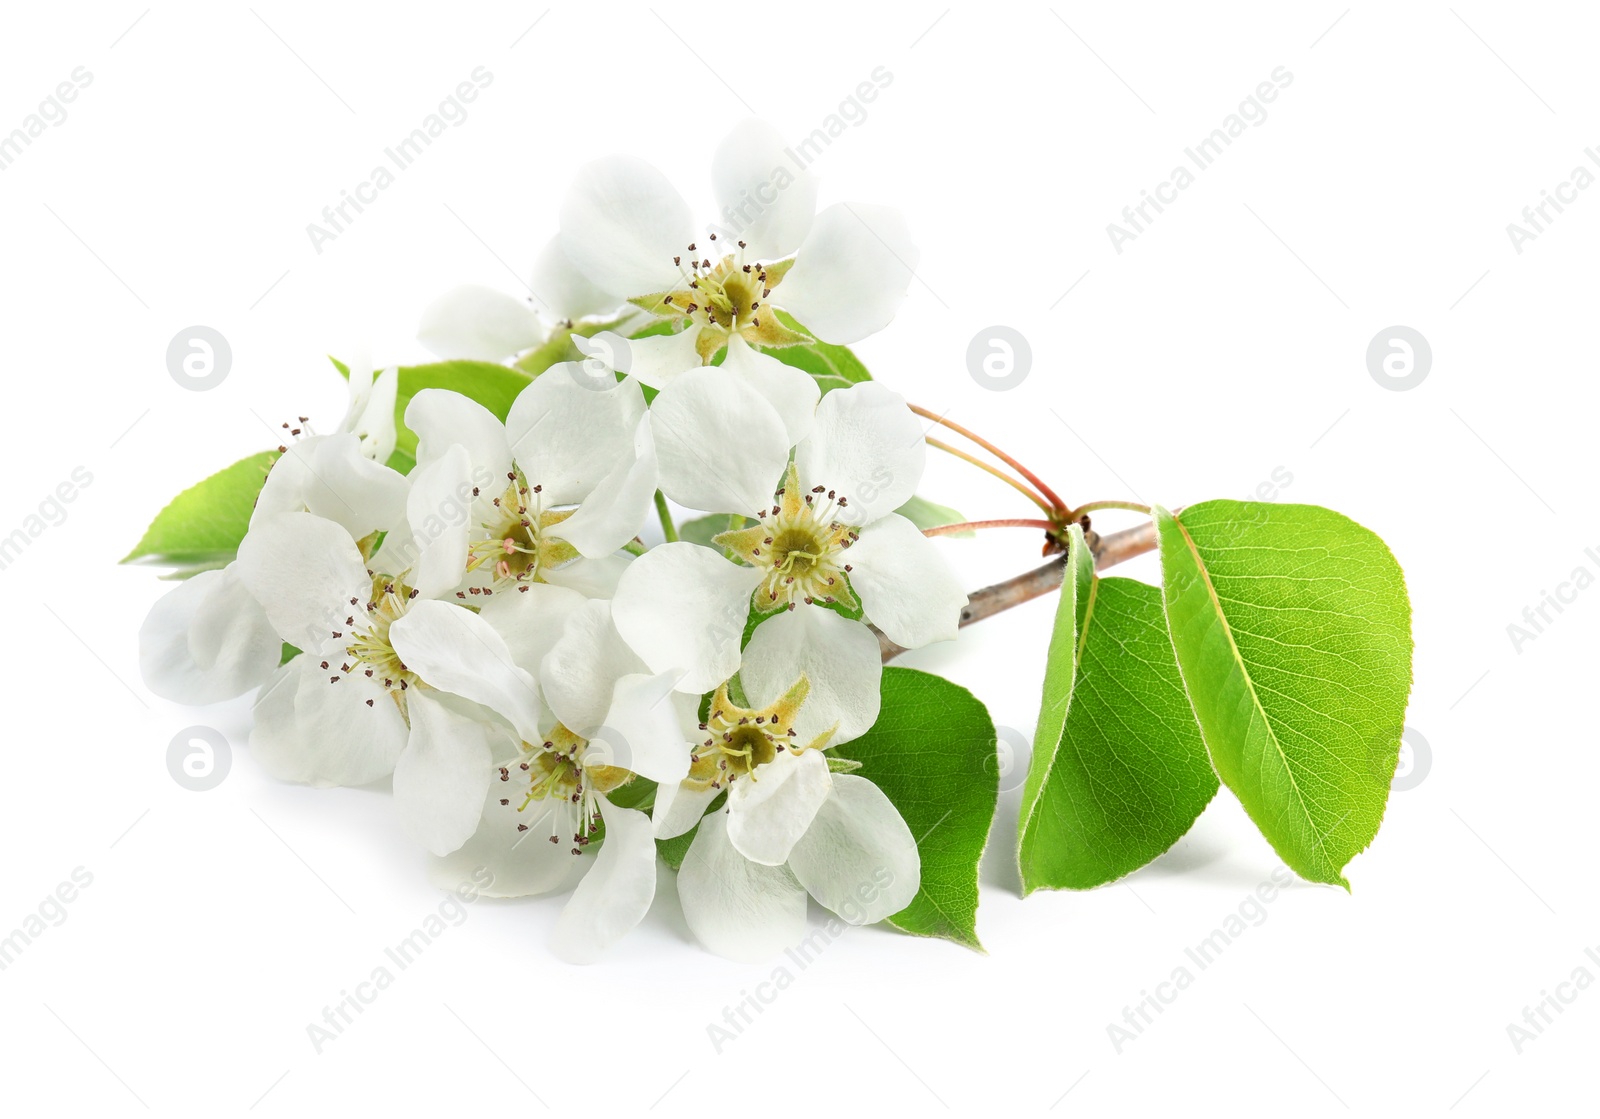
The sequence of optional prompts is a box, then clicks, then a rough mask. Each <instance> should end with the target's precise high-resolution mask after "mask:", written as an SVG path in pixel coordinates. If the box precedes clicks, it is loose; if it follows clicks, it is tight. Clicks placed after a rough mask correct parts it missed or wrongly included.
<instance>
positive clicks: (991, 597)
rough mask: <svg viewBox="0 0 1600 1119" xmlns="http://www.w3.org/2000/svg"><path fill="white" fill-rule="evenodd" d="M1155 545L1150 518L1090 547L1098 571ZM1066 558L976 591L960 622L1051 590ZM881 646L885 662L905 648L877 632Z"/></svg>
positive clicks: (1058, 583) (977, 619)
mask: <svg viewBox="0 0 1600 1119" xmlns="http://www.w3.org/2000/svg"><path fill="white" fill-rule="evenodd" d="M1155 547H1156V526H1155V524H1154V523H1153V522H1148V521H1147V522H1146V523H1144V524H1141V525H1136V526H1135V527H1133V528H1126V529H1123V530H1122V531H1121V532H1113V533H1112V534H1111V535H1110V536H1098V537H1095V538H1094V539H1093V540H1091V542H1090V544H1089V548H1090V550H1091V551H1093V552H1094V566H1095V570H1096V571H1104V570H1105V569H1106V568H1108V567H1112V566H1114V565H1116V564H1119V563H1122V562H1123V561H1124V560H1130V559H1132V558H1133V557H1134V556H1142V555H1144V554H1145V553H1146V552H1151V551H1154V550H1155ZM1065 562H1066V557H1065V556H1058V557H1056V558H1055V559H1053V560H1051V561H1050V562H1049V563H1047V564H1045V565H1044V566H1043V567H1036V568H1034V569H1033V570H1032V571H1028V572H1025V573H1023V574H1021V575H1017V576H1015V577H1013V578H1010V579H1007V580H1006V581H1005V582H1003V583H996V584H994V586H992V587H984V588H983V589H982V590H981V591H973V592H972V595H971V597H970V598H969V599H968V601H967V607H966V609H965V610H963V611H961V625H962V626H963V627H965V626H970V625H971V624H972V623H973V622H981V621H982V620H983V619H985V618H988V617H992V616H993V615H995V614H998V613H1000V611H1002V610H1009V609H1011V608H1012V607H1013V606H1020V605H1022V604H1023V603H1024V602H1028V601H1031V600H1032V599H1035V598H1038V597H1039V596H1040V595H1046V594H1049V593H1050V592H1051V591H1053V590H1055V589H1057V588H1058V587H1060V586H1061V576H1062V572H1063V571H1064V570H1065ZM878 648H879V650H880V651H881V652H882V654H883V660H884V663H885V664H887V663H888V662H889V661H891V660H893V659H894V658H895V657H898V656H899V655H900V654H901V653H903V652H905V648H904V647H903V646H900V645H896V644H895V643H894V642H893V641H890V640H889V639H888V638H887V637H885V636H884V635H883V634H882V633H881V632H880V633H879V634H878Z"/></svg>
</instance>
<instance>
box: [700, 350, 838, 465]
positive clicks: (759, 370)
mask: <svg viewBox="0 0 1600 1119" xmlns="http://www.w3.org/2000/svg"><path fill="white" fill-rule="evenodd" d="M722 368H723V369H727V370H730V371H732V372H734V373H737V374H738V375H739V376H741V377H743V378H744V379H745V380H746V381H748V382H749V383H750V384H751V385H753V386H754V387H755V389H756V391H757V392H759V393H760V394H761V395H762V396H764V397H766V398H767V403H768V404H770V405H772V408H773V411H775V412H777V413H778V415H779V417H781V418H782V420H783V426H784V432H785V434H786V435H787V436H788V439H789V445H790V446H793V445H794V444H796V443H798V442H800V440H802V439H804V438H805V437H806V436H807V435H808V434H810V432H811V423H812V420H813V418H814V416H815V413H816V410H817V401H818V400H820V399H821V398H822V390H821V389H820V388H818V387H817V379H816V378H815V377H813V376H811V374H809V373H803V372H801V371H800V370H798V369H796V368H795V367H794V366H792V365H785V364H784V363H783V362H781V361H779V360H778V359H777V358H775V357H772V356H771V355H770V354H764V353H761V352H760V351H759V350H757V349H755V348H754V347H753V346H751V345H750V343H748V342H746V341H745V340H744V339H743V338H741V337H740V336H739V335H737V334H735V335H734V336H733V337H732V338H730V339H729V340H728V356H727V357H726V358H724V359H723V361H722Z"/></svg>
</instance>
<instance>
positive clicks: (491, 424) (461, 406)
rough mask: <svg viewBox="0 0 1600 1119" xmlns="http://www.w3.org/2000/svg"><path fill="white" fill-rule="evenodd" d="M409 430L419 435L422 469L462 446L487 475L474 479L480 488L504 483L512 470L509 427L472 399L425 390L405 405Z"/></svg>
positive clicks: (419, 462)
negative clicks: (452, 448)
mask: <svg viewBox="0 0 1600 1119" xmlns="http://www.w3.org/2000/svg"><path fill="white" fill-rule="evenodd" d="M406 426H407V427H409V428H410V429H411V430H412V431H414V432H416V433H417V454H416V459H417V464H418V465H419V466H420V465H424V464H426V463H430V462H432V461H433V460H434V459H436V458H438V457H439V456H440V455H442V454H444V453H445V452H446V451H448V450H449V449H450V448H451V447H452V446H453V445H455V444H457V443H459V444H460V445H461V446H463V447H465V448H466V449H467V453H468V455H469V456H470V457H471V459H472V464H473V466H475V467H477V468H479V470H480V471H481V472H482V473H483V474H485V475H487V477H486V478H483V479H474V481H477V482H478V483H479V484H480V485H494V484H499V483H503V481H504V479H505V476H506V474H507V472H509V471H510V469H511V443H510V441H509V440H507V438H506V425H505V424H503V423H501V422H500V421H499V420H497V419H495V417H494V413H493V412H491V411H489V409H487V408H485V407H484V406H483V405H482V404H479V403H478V402H477V401H476V400H473V399H472V398H471V397H469V396H463V395H462V394H461V393H459V392H453V391H451V390H449V389H423V390H422V391H421V392H419V393H417V395H416V396H413V397H412V398H411V403H410V404H408V405H406ZM502 488H503V487H502ZM493 496H495V497H499V496H500V495H499V494H498V493H495V494H494V495H493Z"/></svg>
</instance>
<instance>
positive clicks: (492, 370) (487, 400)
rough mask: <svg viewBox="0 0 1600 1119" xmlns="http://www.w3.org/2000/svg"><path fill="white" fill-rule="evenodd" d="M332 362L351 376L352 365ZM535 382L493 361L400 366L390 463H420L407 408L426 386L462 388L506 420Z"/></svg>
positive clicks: (407, 466)
mask: <svg viewBox="0 0 1600 1119" xmlns="http://www.w3.org/2000/svg"><path fill="white" fill-rule="evenodd" d="M333 364H334V366H335V367H336V368H337V369H338V370H339V373H340V374H341V375H342V376H344V377H349V376H350V370H349V367H348V366H346V365H344V363H342V362H340V361H337V360H335V361H334V362H333ZM532 382H533V378H532V377H530V376H529V375H528V374H526V373H523V372H522V371H520V370H517V369H510V368H507V367H506V366H504V365H496V364H494V363H493V362H491V361H438V362H434V363H433V364H431V365H403V366H401V367H400V383H399V388H398V389H397V390H396V392H395V400H394V426H395V436H396V438H395V452H394V454H393V455H392V456H390V458H389V462H388V465H389V466H390V467H392V468H393V469H395V470H398V471H400V473H402V474H409V473H410V472H411V468H412V467H414V466H416V464H417V434H416V432H414V431H412V430H411V429H410V428H409V427H407V426H406V408H407V407H408V406H410V404H411V398H412V397H414V396H416V395H417V393H419V392H421V391H422V390H423V389H450V390H452V391H453V392H459V393H460V394H461V395H463V396H466V397H469V398H470V399H472V400H475V401H477V402H478V403H479V404H481V405H483V406H484V407H485V408H487V409H488V410H489V411H490V412H493V413H494V416H495V419H497V420H504V419H505V418H506V415H507V414H508V413H509V412H510V411H511V403H512V401H514V400H516V399H517V394H518V393H520V392H521V391H522V390H523V389H525V388H527V387H528V386H529V385H530V384H531V383H532Z"/></svg>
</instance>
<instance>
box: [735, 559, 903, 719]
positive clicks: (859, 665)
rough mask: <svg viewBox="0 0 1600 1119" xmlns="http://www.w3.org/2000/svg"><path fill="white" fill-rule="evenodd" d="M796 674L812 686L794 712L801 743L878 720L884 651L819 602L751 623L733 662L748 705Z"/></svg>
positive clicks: (762, 701)
mask: <svg viewBox="0 0 1600 1119" xmlns="http://www.w3.org/2000/svg"><path fill="white" fill-rule="evenodd" d="M852 554H853V552H852ZM802 673H804V674H805V676H806V678H807V679H808V680H809V681H810V683H811V690H810V692H809V693H808V694H807V695H806V701H805V703H804V704H802V705H801V707H800V714H799V715H798V716H797V717H796V718H795V731H796V732H797V733H796V735H795V737H797V738H798V739H799V740H800V741H801V742H811V741H813V740H814V739H815V738H816V737H817V736H818V735H820V734H822V733H824V732H826V731H828V730H832V731H833V738H832V739H831V740H830V742H829V745H832V746H837V745H838V744H839V743H841V742H849V741H850V740H851V739H853V738H859V737H861V736H862V735H863V734H865V733H866V732H867V730H868V728H870V727H871V726H872V724H873V723H875V722H877V721H878V708H879V706H880V703H881V700H880V697H879V684H880V683H881V682H882V679H883V655H882V652H881V651H880V649H879V646H878V639H877V638H876V637H875V636H873V634H872V631H871V630H869V629H868V628H867V627H866V626H864V625H862V624H861V623H860V622H853V621H851V620H850V619H849V618H845V617H842V616H840V615H838V614H835V613H834V612H833V611H832V610H826V609H823V608H822V607H821V606H797V607H795V608H794V609H793V610H785V611H782V612H781V613H779V614H776V615H774V616H773V617H770V618H768V619H766V620H765V621H763V622H762V623H761V624H760V625H759V626H757V627H756V630H755V633H753V634H751V635H750V643H749V644H748V645H746V646H745V649H744V660H743V662H742V663H741V665H740V667H739V680H740V682H741V683H742V684H743V685H744V692H745V695H746V696H747V697H748V698H749V700H750V704H751V706H752V707H765V706H766V705H767V704H769V703H773V702H775V701H776V700H777V699H778V697H779V696H781V695H783V693H784V692H786V691H788V690H789V688H790V687H792V686H793V684H794V682H795V681H796V680H797V679H799V677H800V675H801V674H802Z"/></svg>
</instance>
